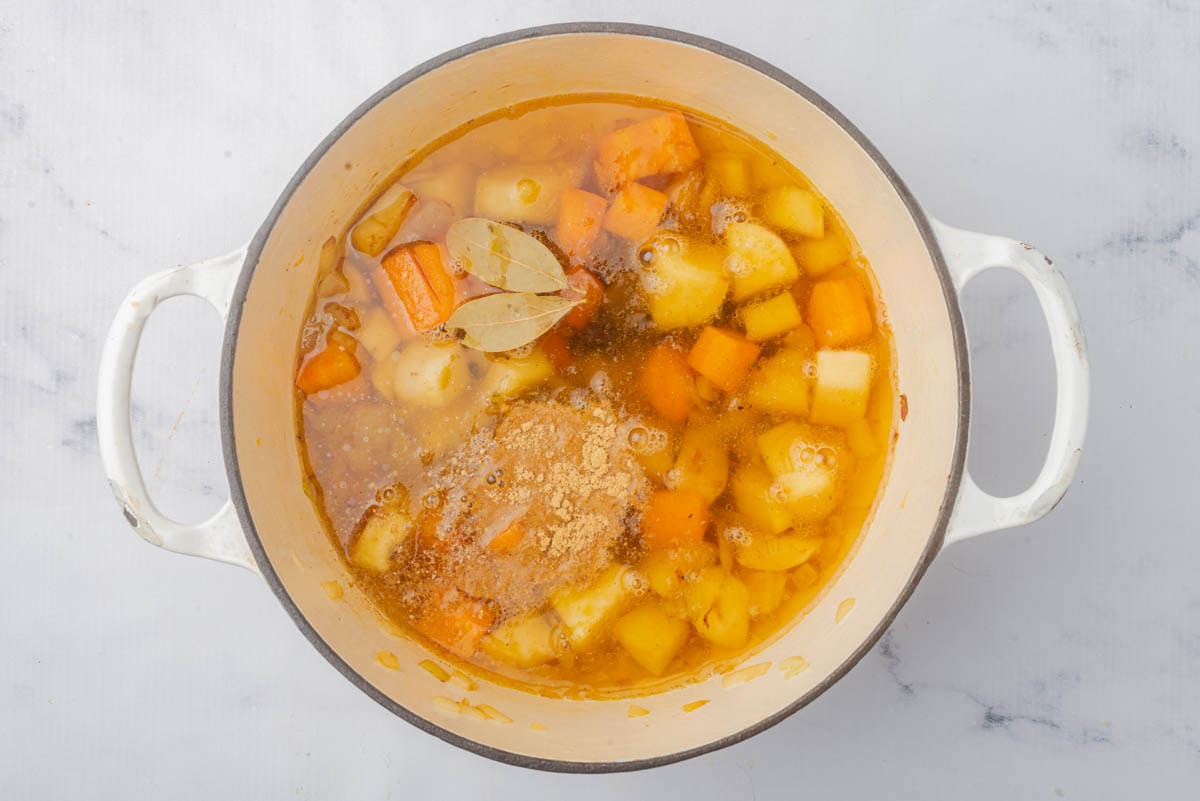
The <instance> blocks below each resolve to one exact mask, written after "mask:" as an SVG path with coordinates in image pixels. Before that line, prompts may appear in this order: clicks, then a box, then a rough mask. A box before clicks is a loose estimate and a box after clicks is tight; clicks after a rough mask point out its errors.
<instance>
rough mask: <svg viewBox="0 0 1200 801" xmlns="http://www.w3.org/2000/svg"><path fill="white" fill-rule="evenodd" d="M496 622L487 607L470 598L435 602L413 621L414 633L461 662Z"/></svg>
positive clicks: (473, 651) (490, 608)
mask: <svg viewBox="0 0 1200 801" xmlns="http://www.w3.org/2000/svg"><path fill="white" fill-rule="evenodd" d="M495 622H496V612H495V610H494V609H493V608H492V607H491V605H489V604H486V603H484V602H483V601H478V600H475V599H474V598H458V599H456V600H453V601H446V600H443V601H442V602H440V603H437V602H435V603H434V604H433V605H432V606H430V607H429V608H427V609H426V610H425V614H424V615H423V616H422V617H421V618H420V619H419V620H418V621H417V624H416V629H417V631H419V632H420V633H421V634H424V635H425V636H426V637H428V638H429V639H431V640H433V641H434V642H435V643H437V644H438V645H440V646H442V647H443V648H445V649H446V650H447V651H449V652H450V653H452V654H457V655H458V656H461V657H463V658H464V659H465V658H467V657H469V656H471V655H472V654H474V653H475V651H476V649H477V648H478V647H479V641H480V640H481V639H483V635H485V634H487V633H488V629H490V628H491V627H492V624H493V623H495Z"/></svg>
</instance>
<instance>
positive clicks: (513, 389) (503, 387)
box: [480, 348, 554, 398]
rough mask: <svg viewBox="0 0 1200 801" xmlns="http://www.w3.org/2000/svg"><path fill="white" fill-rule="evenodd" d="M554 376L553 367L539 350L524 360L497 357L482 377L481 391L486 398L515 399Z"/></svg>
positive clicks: (544, 353)
mask: <svg viewBox="0 0 1200 801" xmlns="http://www.w3.org/2000/svg"><path fill="white" fill-rule="evenodd" d="M552 375H554V365H553V364H551V362H550V358H549V357H548V356H547V355H546V352H545V351H544V350H542V349H541V348H534V349H533V352H532V353H530V354H529V355H528V356H526V357H524V358H520V359H518V358H515V357H510V356H499V357H496V358H495V359H493V360H492V361H491V363H490V364H489V366H488V370H487V373H486V374H485V375H484V376H483V380H482V382H481V386H480V388H481V390H482V391H483V394H484V395H485V396H486V397H496V398H515V397H516V396H518V395H520V394H522V393H524V392H527V391H529V390H531V389H533V388H534V387H537V386H540V385H541V384H542V383H543V382H544V381H546V379H548V378H549V377H550V376H552Z"/></svg>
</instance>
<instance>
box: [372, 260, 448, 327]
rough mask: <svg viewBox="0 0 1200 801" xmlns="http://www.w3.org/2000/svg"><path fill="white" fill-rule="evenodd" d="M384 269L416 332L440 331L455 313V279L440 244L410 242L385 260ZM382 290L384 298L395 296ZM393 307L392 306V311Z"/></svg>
mask: <svg viewBox="0 0 1200 801" xmlns="http://www.w3.org/2000/svg"><path fill="white" fill-rule="evenodd" d="M381 267H382V268H383V272H384V274H385V275H386V276H387V280H388V283H389V284H390V289H391V290H392V291H393V292H394V293H395V294H396V295H397V296H398V297H399V298H400V302H401V303H402V304H403V306H404V310H405V312H406V313H407V315H408V319H409V321H410V322H411V323H412V326H413V328H415V329H416V330H418V331H428V330H429V329H431V328H436V327H437V326H438V325H440V324H442V323H444V322H446V319H447V318H448V317H449V316H450V313H451V312H453V311H454V279H453V278H451V277H450V273H449V272H447V270H446V266H445V265H444V264H443V263H442V252H441V251H440V250H439V249H438V246H437V245H435V244H433V243H432V242H410V243H408V244H406V245H401V246H399V247H397V248H393V249H392V250H390V251H388V253H387V255H386V256H384V257H383V262H382V263H381ZM378 288H379V291H380V294H381V295H384V296H387V295H389V294H391V293H390V292H388V291H387V287H378ZM393 308H394V307H392V306H389V310H392V309H393ZM393 314H395V312H394V311H393ZM400 322H401V324H403V321H400Z"/></svg>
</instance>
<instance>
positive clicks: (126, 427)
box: [96, 248, 258, 572]
mask: <svg viewBox="0 0 1200 801" xmlns="http://www.w3.org/2000/svg"><path fill="white" fill-rule="evenodd" d="M245 259H246V249H245V248H241V249H240V250H236V251H234V252H232V253H228V254H226V255H224V256H219V257H217V258H215V259H209V260H208V261H202V262H200V263H199V264H193V265H190V266H187V267H177V268H175V269H173V270H165V271H163V272H161V273H157V274H155V275H151V276H149V277H148V278H146V279H144V280H143V281H141V282H140V283H139V284H138V285H137V286H135V287H134V288H133V290H132V291H131V292H130V293H129V295H128V296H127V297H126V298H125V300H124V301H122V303H121V307H120V309H119V310H118V311H117V316H116V319H115V320H113V323H112V327H111V328H110V329H109V331H108V338H107V339H106V340H105V342H104V350H103V352H102V353H101V355H100V375H99V395H98V398H97V402H96V433H97V434H98V436H99V439H100V458H101V460H102V461H103V463H104V472H105V474H106V475H107V476H108V484H109V486H110V487H111V488H112V492H113V495H115V496H116V498H117V502H118V503H119V504H121V508H122V511H123V512H124V513H125V519H126V520H127V521H129V525H131V526H133V529H134V531H136V532H137V533H138V534H139V535H141V537H142V539H144V540H146V541H147V542H149V543H152V544H154V545H158V546H160V547H163V548H166V549H167V550H168V551H175V552H176V553H186V554H192V555H194V556H205V557H208V558H209V559H216V560H218V561H220V562H229V563H230V564H235V565H241V566H242V567H245V568H249V569H250V570H253V571H255V572H257V571H258V566H257V565H256V564H255V562H254V557H253V555H251V553H250V547H249V545H247V544H246V538H245V535H244V534H243V533H242V528H241V525H240V524H239V523H238V518H237V512H236V511H234V508H233V504H232V503H231V502H230V501H228V500H226V501H225V503H224V504H223V505H222V506H221V508H220V509H218V510H217V513H216V514H214V515H213V516H212V517H210V518H209V519H208V520H205V521H203V522H201V523H196V524H186V523H180V522H177V521H175V520H172V519H170V518H169V517H167V516H165V515H164V514H163V513H162V512H160V511H159V510H158V508H157V507H156V506H155V505H154V501H153V500H151V498H150V493H149V492H148V491H147V489H146V483H145V481H144V479H143V478H142V471H141V468H140V467H139V466H138V462H137V453H136V452H135V451H134V447H133V427H132V424H131V422H130V417H129V412H130V392H131V386H132V383H133V364H134V359H135V358H136V357H137V350H138V343H139V342H140V341H141V338H142V330H143V329H144V327H145V325H146V320H147V319H149V317H150V315H151V314H153V313H154V310H155V309H156V308H157V307H158V305H159V304H160V303H162V302H163V301H164V300H166V299H167V298H173V297H175V296H177V295H194V296H196V297H198V298H203V299H204V300H206V301H208V302H209V304H210V305H212V307H213V308H215V309H216V310H217V312H218V313H219V314H220V315H221V317H222V319H224V318H225V317H226V315H227V314H228V312H229V300H230V295H231V294H232V293H233V288H234V286H235V285H236V284H237V279H238V275H239V274H240V272H241V267H242V263H243V262H244V261H245Z"/></svg>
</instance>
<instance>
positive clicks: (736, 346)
mask: <svg viewBox="0 0 1200 801" xmlns="http://www.w3.org/2000/svg"><path fill="white" fill-rule="evenodd" d="M761 351H762V348H761V347H759V346H758V345H755V344H754V343H753V342H751V341H750V340H748V339H746V338H745V337H744V336H742V335H741V334H739V333H737V332H736V331H730V330H729V329H728V328H717V327H716V326H712V325H710V326H708V327H707V328H705V329H704V330H703V331H701V332H700V336H699V337H698V338H697V339H696V344H695V345H692V349H691V351H689V352H688V356H687V363H688V365H690V366H691V368H692V369H693V370H695V371H696V372H697V373H699V374H700V375H702V376H704V377H705V378H707V379H708V380H709V381H711V382H713V383H714V384H716V385H717V386H718V387H720V388H721V389H723V390H725V391H726V392H733V391H734V390H735V389H737V388H738V386H739V385H740V384H741V383H742V381H743V380H744V379H745V378H746V375H747V374H748V373H749V372H750V367H751V366H752V365H753V364H754V360H755V359H757V358H758V354H759V352H761Z"/></svg>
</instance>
